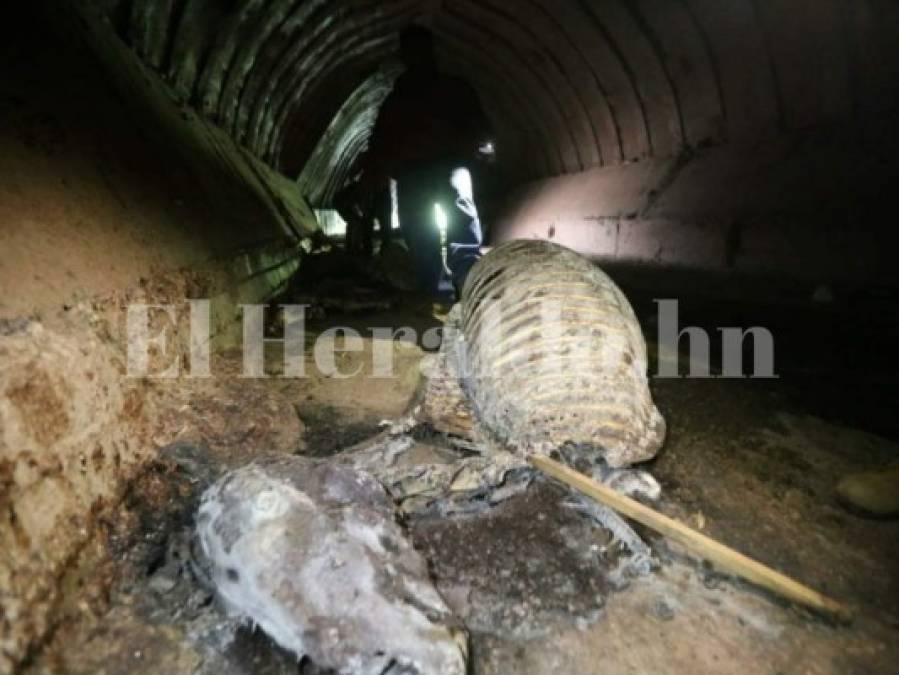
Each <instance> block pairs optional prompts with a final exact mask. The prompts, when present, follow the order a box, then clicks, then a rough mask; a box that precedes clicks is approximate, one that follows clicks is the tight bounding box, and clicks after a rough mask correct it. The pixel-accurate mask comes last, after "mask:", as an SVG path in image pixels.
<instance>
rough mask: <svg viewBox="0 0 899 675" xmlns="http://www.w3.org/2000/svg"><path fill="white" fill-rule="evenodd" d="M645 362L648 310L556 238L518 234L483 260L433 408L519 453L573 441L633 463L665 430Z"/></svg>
mask: <svg viewBox="0 0 899 675" xmlns="http://www.w3.org/2000/svg"><path fill="white" fill-rule="evenodd" d="M646 370H647V361H646V344H645V342H644V340H643V334H642V333H641V331H640V325H639V324H638V323H637V318H636V316H635V315H634V312H633V310H632V309H631V306H630V303H628V301H627V298H625V297H624V295H623V294H622V292H621V291H620V290H619V288H618V287H617V286H616V285H615V283H614V282H613V281H612V280H611V279H610V278H609V277H608V276H607V275H606V274H605V273H604V272H603V271H602V270H600V269H599V268H598V267H596V266H595V265H593V264H592V263H590V262H589V261H588V260H586V259H585V258H583V257H581V256H580V255H578V254H577V253H575V252H574V251H571V250H570V249H567V248H564V247H563V246H559V245H557V244H552V243H549V242H544V241H531V240H524V241H512V242H508V243H506V244H503V245H501V246H499V247H497V248H496V249H494V250H493V251H491V252H490V253H489V254H488V255H487V256H485V257H484V258H483V259H482V260H481V261H480V262H479V263H478V265H477V266H476V267H475V268H474V269H473V271H472V273H471V276H470V277H469V279H468V281H467V283H466V285H465V289H464V292H463V296H462V301H461V302H460V303H459V304H458V305H457V306H456V307H455V308H454V311H453V312H451V314H450V317H449V320H448V322H447V325H446V328H445V334H444V342H443V347H442V351H441V354H440V356H439V357H438V364H437V368H436V369H435V372H434V373H433V374H432V375H431V377H430V380H429V386H428V389H427V390H426V395H425V399H424V414H425V416H426V418H427V419H429V420H430V421H431V422H432V423H433V424H434V425H435V426H437V427H438V428H444V429H446V430H447V431H450V432H462V433H463V434H465V435H470V434H481V435H482V436H486V437H490V438H492V439H495V440H497V441H499V442H501V443H502V444H504V445H505V446H507V447H509V448H512V449H513V450H515V451H517V452H524V453H528V452H544V453H545V452H548V451H551V450H554V449H558V448H561V447H563V446H565V445H571V446H576V447H578V448H581V449H585V450H592V451H593V452H594V453H596V455H597V456H599V457H601V458H602V459H603V460H605V462H606V463H607V464H608V465H609V466H611V467H621V466H628V465H631V464H634V463H637V462H641V461H645V460H647V459H650V458H652V457H653V456H654V455H655V453H656V451H657V450H658V449H659V447H660V446H661V444H662V441H663V439H664V436H665V422H664V420H663V419H662V416H661V415H660V414H659V411H658V409H657V408H656V406H655V405H654V404H653V402H652V398H651V396H650V393H649V387H648V384H647V379H646ZM454 417H455V419H454ZM469 420H470V421H471V423H470V424H469V423H468V421H469Z"/></svg>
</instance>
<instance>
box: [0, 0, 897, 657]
mask: <svg viewBox="0 0 899 675" xmlns="http://www.w3.org/2000/svg"><path fill="white" fill-rule="evenodd" d="M37 4H38V5H39V6H40V7H41V8H42V13H41V12H38V13H36V14H34V15H28V16H26V17H23V18H21V19H18V18H16V19H12V18H11V19H10V20H8V21H5V22H4V27H5V28H6V29H7V32H8V33H9V35H7V36H6V37H5V39H4V41H3V48H4V49H5V56H6V58H4V60H3V64H4V65H3V68H4V74H3V78H2V89H3V99H2V101H0V105H2V113H3V115H4V119H5V120H9V123H4V124H3V125H2V126H0V146H2V152H0V165H2V166H3V176H4V181H3V183H2V185H0V227H2V249H3V250H2V253H3V255H2V256H0V289H2V291H3V293H2V295H0V422H2V424H0V506H2V508H0V548H2V549H3V550H4V552H5V556H4V557H3V558H2V561H0V588H2V589H4V592H3V594H2V597H0V603H2V605H0V610H2V611H0V617H2V618H0V670H5V669H6V667H7V666H8V665H10V664H14V663H18V662H21V661H22V659H25V658H27V654H28V653H29V649H30V648H32V647H33V646H34V645H35V644H39V643H40V640H41V639H43V637H44V636H45V635H46V634H47V633H48V632H49V631H51V630H52V625H53V615H54V611H56V603H57V602H58V600H59V588H60V585H61V584H62V583H63V580H64V575H65V574H66V572H67V570H68V569H69V568H70V567H71V565H72V564H73V561H74V560H76V559H77V558H78V557H79V556H80V555H82V553H83V552H84V551H85V549H86V546H87V542H89V541H90V540H91V537H92V536H93V532H94V530H95V528H96V526H97V524H98V522H99V520H98V519H99V517H100V516H99V515H98V514H101V513H103V508H113V509H114V508H115V504H116V501H117V500H118V499H120V498H121V495H122V491H123V490H124V489H125V487H126V486H127V484H128V481H129V480H130V479H131V478H132V477H133V476H134V475H136V474H137V473H139V472H140V471H141V470H143V468H144V467H146V466H147V463H148V462H149V461H150V460H151V459H152V458H153V457H154V454H155V452H156V448H158V447H159V446H160V445H161V444H164V443H165V442H166V441H167V439H168V438H169V437H168V436H167V435H166V434H167V433H168V432H167V431H166V430H165V429H162V430H161V429H160V428H159V427H158V425H157V424H156V422H155V415H154V408H153V400H154V399H153V396H152V394H153V389H152V388H151V387H150V385H149V384H148V383H146V382H144V381H141V380H129V379H127V378H124V377H123V372H124V365H123V364H124V361H123V358H124V357H123V351H122V347H123V341H122V334H121V330H122V310H123V308H124V306H125V305H126V304H127V303H129V302H135V301H146V302H167V301H176V302H180V301H182V300H183V299H184V298H185V297H191V296H194V297H196V296H207V297H211V298H212V299H213V301H214V320H215V321H216V325H215V327H214V332H215V333H216V334H217V335H218V336H220V339H221V341H222V343H227V341H228V339H229V336H230V335H232V334H233V332H232V331H233V328H234V325H235V324H234V319H235V306H236V305H237V304H238V303H240V302H261V301H264V300H265V299H267V298H269V297H271V296H272V294H274V293H276V292H277V290H278V288H279V287H280V285H281V284H283V282H284V280H285V279H286V278H287V276H288V275H289V274H290V273H291V272H292V271H293V270H294V269H296V265H297V251H298V247H299V244H300V240H301V238H302V237H303V236H304V235H305V234H308V233H309V232H310V231H311V229H312V228H313V227H314V222H313V220H312V217H311V214H310V212H309V210H308V208H307V205H306V204H305V202H304V201H303V199H302V196H305V197H307V198H308V199H309V201H311V202H312V203H313V204H316V205H317V204H327V203H328V202H329V200H330V198H331V196H332V195H333V193H334V191H335V190H337V189H339V187H340V186H341V185H342V184H343V182H344V181H345V180H346V179H347V177H348V176H349V171H350V167H351V166H352V164H353V162H354V160H355V159H356V157H358V155H359V154H360V153H361V152H363V151H364V149H365V147H366V142H367V139H368V135H369V133H370V130H371V126H372V124H373V122H374V119H375V116H376V109H377V106H378V105H379V104H380V102H381V101H383V99H384V97H385V96H386V95H387V93H388V92H389V89H390V86H391V83H392V81H393V79H394V78H395V77H396V75H397V73H398V72H399V71H398V67H397V65H396V60H395V56H396V49H397V41H396V36H397V33H398V31H399V30H400V29H401V28H402V27H403V26H404V25H406V24H408V23H409V22H411V21H421V22H424V23H427V24H428V25H430V26H431V27H432V28H433V29H434V31H435V32H436V34H437V36H438V49H439V55H440V58H441V60H442V62H443V63H444V65H445V67H446V68H447V69H448V70H450V71H452V72H455V73H458V74H460V75H462V76H463V77H466V78H467V79H469V80H470V81H471V82H472V84H474V85H475V87H476V88H477V89H478V90H479V92H480V95H481V97H482V99H483V101H484V104H485V107H486V109H487V111H488V113H489V115H490V116H491V118H492V120H493V121H494V124H495V126H496V129H497V137H496V139H495V140H496V143H497V146H498V147H499V149H500V157H499V165H498V169H497V170H498V174H499V176H498V179H497V180H496V184H497V185H498V186H500V188H499V189H497V190H496V192H495V193H494V194H492V195H487V196H486V197H489V199H485V211H486V212H487V213H488V214H490V218H489V220H490V222H489V224H490V225H491V226H492V230H493V232H492V234H493V239H494V241H499V240H502V239H504V238H509V237H512V236H537V237H547V238H554V239H556V240H558V241H562V242H563V243H568V244H570V245H572V246H574V247H576V248H578V249H580V250H582V251H584V252H586V253H589V254H591V255H594V256H596V257H598V258H603V259H605V258H611V259H617V260H620V259H625V260H629V261H636V262H641V263H653V264H661V265H676V266H686V267H693V268H702V269H710V268H711V269H720V270H732V271H740V272H748V273H753V274H769V273H770V274H790V275H796V274H799V275H807V276H808V277H809V278H812V279H816V280H818V279H822V280H830V279H832V278H841V279H842V278H845V279H849V280H852V281H854V282H863V281H872V280H874V279H875V278H876V277H877V275H881V278H886V277H884V276H883V275H884V273H888V274H889V275H890V276H889V278H890V279H893V280H895V278H896V276H895V275H896V272H895V270H894V269H893V268H892V267H890V266H888V265H887V261H886V252H887V250H888V249H887V247H886V246H885V245H884V241H885V240H886V238H887V235H888V234H889V228H890V225H891V224H890V223H889V222H887V221H884V220H881V219H879V218H876V212H875V207H876V206H878V204H876V201H877V197H878V195H883V194H884V193H885V191H884V189H883V188H884V185H886V184H888V177H889V175H890V170H891V169H893V168H894V165H895V157H896V153H895V152H894V149H895V146H896V145H897V143H896V141H895V138H896V131H895V129H896V124H895V120H896V100H897V95H896V94H897V87H899V46H897V42H896V40H895V35H897V34H899V5H897V4H896V3H895V2H892V0H728V1H727V2H723V1H721V0H628V1H625V0H608V1H604V2H599V1H590V0H556V1H553V2H537V0H520V1H516V2H510V1H509V0H443V1H442V2H440V1H435V0H428V1H425V0H340V1H334V0H241V1H234V2H220V1H218V0H67V1H66V2H63V3H55V2H50V1H49V0H47V1H46V2H43V3H37ZM45 30H47V31H48V30H52V31H53V32H52V33H51V32H44V31H45ZM286 177H289V179H288V178H286ZM294 181H296V182H294ZM862 235H864V236H862ZM797 252H799V253H801V257H800V259H801V263H800V264H799V265H797Z"/></svg>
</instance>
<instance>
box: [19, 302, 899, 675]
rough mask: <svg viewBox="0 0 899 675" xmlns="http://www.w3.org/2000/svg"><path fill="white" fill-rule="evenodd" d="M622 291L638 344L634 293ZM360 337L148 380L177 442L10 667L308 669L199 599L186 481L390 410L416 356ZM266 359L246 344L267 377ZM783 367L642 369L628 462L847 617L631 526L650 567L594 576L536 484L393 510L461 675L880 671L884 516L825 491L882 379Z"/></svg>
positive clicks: (886, 591) (892, 451) (865, 453)
mask: <svg viewBox="0 0 899 675" xmlns="http://www.w3.org/2000/svg"><path fill="white" fill-rule="evenodd" d="M637 297H638V300H637V302H636V303H635V305H636V306H637V309H638V313H639V314H640V316H641V319H644V320H645V323H644V328H645V330H646V331H647V335H648V337H649V338H652V321H651V316H650V315H649V314H648V312H649V309H650V308H649V307H648V306H647V305H644V304H643V303H641V302H640V300H639V295H638V296H637ZM410 320H412V321H413V322H414V324H415V325H416V326H418V327H419V328H425V327H427V326H431V325H434V321H433V320H431V319H430V318H429V317H428V315H427V313H425V312H422V311H421V309H420V308H419V309H416V310H415V312H414V314H411V315H410V313H409V311H400V312H398V313H393V314H391V313H381V314H379V315H378V316H377V317H376V318H373V317H366V316H354V317H340V316H329V317H327V318H326V319H324V320H322V321H320V322H319V324H320V325H316V326H313V327H314V328H316V329H318V330H321V329H323V328H324V327H326V326H327V325H328V324H331V325H341V324H345V323H349V325H355V326H357V327H361V326H365V325H369V326H371V325H393V326H396V325H406V324H408V323H409V322H410ZM719 325H722V324H719ZM723 325H727V324H723ZM797 334H798V333H794V334H792V336H791V334H789V333H785V335H786V337H785V339H784V343H785V344H787V345H792V344H794V343H795V344H804V345H805V346H804V347H803V349H805V348H806V347H807V344H808V340H806V342H805V343H802V341H801V340H799V339H798V338H797V337H796V335H797ZM807 337H808V336H807ZM650 342H651V340H650ZM373 346H374V345H373V342H372V341H371V340H366V341H365V351H363V352H361V353H355V354H352V353H347V354H345V355H344V356H342V357H341V358H340V359H339V361H340V367H341V369H342V370H343V372H351V371H353V370H354V369H355V367H356V366H357V365H360V364H361V365H363V369H362V371H361V372H360V373H359V374H358V375H356V376H353V377H350V378H346V379H339V378H333V377H330V378H329V377H324V376H321V375H320V374H316V373H314V372H313V373H312V374H311V375H310V376H309V377H307V378H302V379H282V378H277V377H272V378H269V379H265V380H258V381H253V382H252V383H250V384H248V383H247V381H246V380H239V381H237V380H236V378H235V377H234V373H235V372H236V369H237V368H238V365H237V362H236V359H237V355H226V356H225V357H224V358H223V359H221V360H220V362H219V363H218V364H217V365H215V364H214V368H213V371H214V372H224V373H228V374H226V375H223V376H220V377H218V378H216V380H214V381H212V382H211V383H204V384H202V385H192V386H197V387H199V389H196V390H191V391H187V390H185V389H183V388H180V389H177V390H172V391H170V392H169V393H168V395H169V396H171V397H172V400H173V401H177V405H175V404H173V406H172V409H173V410H174V411H175V412H176V413H177V415H176V418H177V419H174V418H173V422H172V424H176V423H177V424H182V425H183V426H182V432H181V434H180V436H179V438H180V440H179V443H177V444H176V445H174V446H169V447H167V448H165V449H164V450H163V451H162V455H163V457H164V459H162V460H161V461H160V462H158V463H157V464H155V465H154V466H153V468H152V469H151V470H150V471H148V472H147V473H146V474H144V475H143V476H142V477H141V479H140V480H138V482H137V483H136V484H135V485H134V487H133V489H132V491H131V493H130V494H129V497H128V499H126V501H125V504H124V505H123V506H122V508H121V510H120V511H119V512H118V513H117V514H115V518H112V519H110V522H109V523H108V526H107V528H106V530H105V536H104V537H102V538H99V539H98V542H97V544H96V545H95V546H94V547H93V548H90V549H89V550H88V551H86V552H85V561H84V563H83V564H82V565H80V567H79V569H81V570H83V573H82V574H78V573H73V574H72V575H71V576H72V578H71V579H70V580H67V582H68V583H70V585H71V588H72V593H71V594H70V595H71V598H72V602H71V606H68V605H64V606H62V607H60V609H59V612H58V615H59V617H60V618H59V620H58V622H57V626H56V629H55V631H54V632H53V633H52V634H51V636H50V638H49V639H48V641H47V643H46V644H44V645H42V646H41V648H40V649H38V650H36V651H35V653H34V654H33V655H32V656H31V658H30V661H29V665H28V668H27V671H28V672H67V673H85V674H86V673H109V674H110V675H113V674H119V673H135V672H147V673H150V672H152V673H171V674H173V675H180V674H182V673H184V674H186V673H216V675H226V674H235V675H236V674H239V673H246V674H249V673H264V674H268V673H271V674H279V675H280V674H282V673H297V672H300V673H315V672H317V670H316V669H315V667H314V665H313V664H310V663H307V662H301V663H300V664H299V665H298V664H297V663H296V660H295V659H294V658H293V657H292V656H291V655H289V654H287V653H285V652H283V651H282V650H280V649H278V648H277V647H276V646H275V645H273V644H272V643H271V642H270V641H269V640H268V639H267V638H266V637H265V636H264V635H262V634H260V633H259V632H254V631H253V630H252V628H251V627H248V626H238V625H237V624H236V623H235V622H234V621H233V620H231V619H229V618H227V617H226V616H224V615H223V614H222V613H221V611H220V610H219V608H218V606H217V605H216V601H215V599H214V598H213V597H212V596H211V595H210V593H209V592H208V591H207V590H205V589H204V588H203V587H202V586H201V585H199V584H198V583H197V581H196V580H195V578H194V575H193V572H192V569H191V565H190V562H189V561H190V536H189V534H190V528H191V517H192V512H193V508H194V505H195V504H196V499H197V497H198V495H199V493H200V491H201V489H202V487H203V486H204V485H205V484H207V483H208V481H209V480H210V479H211V477H212V476H213V475H215V473H216V472H218V471H221V470H222V468H223V467H225V466H232V465H237V464H239V463H241V462H242V461H245V460H247V459H249V458H251V457H252V456H253V455H254V453H257V452H259V451H262V450H272V449H276V450H280V451H283V452H299V453H302V454H307V455H314V456H324V455H328V454H332V453H335V452H338V451H340V449H341V448H345V447H347V446H348V445H350V444H352V443H355V442H357V441H359V440H360V439H362V438H365V437H367V436H369V435H371V434H373V433H375V432H376V431H377V429H378V425H379V423H380V422H381V421H382V420H384V419H390V418H394V419H395V418H397V417H399V416H400V415H401V414H402V413H403V411H404V410H405V409H406V407H407V405H408V404H409V401H410V399H411V398H412V396H413V395H414V392H415V389H416V386H417V383H418V362H419V360H420V358H421V356H422V351H421V349H419V348H418V347H415V346H408V345H401V344H398V343H397V344H394V345H392V346H391V349H392V350H393V354H394V356H395V359H396V363H397V373H398V374H399V376H398V377H397V378H395V379H392V380H374V379H371V378H369V377H366V370H365V367H364V366H365V364H366V363H368V362H369V361H368V360H369V359H370V355H371V350H372V348H373ZM650 347H651V351H652V344H650ZM797 353H799V352H797ZM799 355H800V356H804V357H806V359H807V360H808V359H809V358H810V357H808V354H807V353H806V352H805V351H803V352H801V353H799ZM789 356H790V353H789V348H788V349H787V352H785V355H784V360H785V363H793V364H795V363H800V364H801V363H802V359H801V358H797V359H793V360H791V359H790V358H789ZM278 357H279V354H278V353H277V351H272V353H270V354H268V361H267V363H268V364H269V366H268V367H269V368H270V369H271V371H272V372H273V373H277V372H279V365H278ZM819 362H820V361H819ZM827 363H832V361H828V362H827ZM804 367H805V366H804V365H803V366H802V367H797V368H796V369H795V370H792V371H790V370H789V369H787V371H788V372H787V373H786V374H784V375H783V376H782V377H781V378H779V379H775V380H752V379H742V380H723V379H703V380H694V379H654V380H653V382H652V388H653V395H654V397H655V399H656V401H657V402H658V405H659V407H660V409H661V410H662V412H663V414H664V415H665V417H666V419H667V420H668V424H669V435H668V439H667V441H666V444H665V446H664V448H663V450H662V452H661V453H660V454H659V456H658V457H657V459H656V460H654V461H653V462H651V463H650V464H649V466H648V467H647V468H648V469H649V470H650V471H651V472H652V473H653V475H655V476H656V478H657V479H658V480H659V482H660V483H661V485H662V487H663V497H662V500H661V503H660V508H661V510H662V511H664V512H665V513H667V514H668V515H671V516H673V517H675V518H677V519H679V520H682V521H684V522H686V523H689V524H691V525H693V526H694V527H697V528H699V529H701V530H702V531H704V532H706V533H707V534H710V535H711V536H714V537H716V538H718V539H720V540H721V541H723V542H725V543H727V544H729V545H731V546H734V547H735V548H737V549H739V550H741V551H743V552H745V553H747V554H749V555H751V556H753V557H755V558H757V559H759V560H761V561H762V562H765V563H767V564H769V565H772V566H774V567H776V568H777V569H779V570H782V571H783V572H786V573H787V574H790V575H793V576H795V577H796V578H797V579H800V580H802V581H803V582H805V583H807V584H809V585H811V586H813V587H815V588H817V589H819V590H821V591H823V592H825V593H828V594H830V595H831V596H833V597H835V598H837V599H839V600H841V601H843V602H846V603H848V604H849V605H851V606H852V607H854V608H855V609H856V610H857V613H858V614H857V619H856V620H855V622H854V623H853V624H852V625H849V626H844V625H836V624H833V623H830V622H828V621H827V620H825V619H822V618H821V617H818V616H814V615H811V614H809V613H807V612H805V611H803V610H799V609H797V608H795V607H791V606H788V605H786V604H785V603H783V602H781V601H780V600H778V599H777V598H774V597H772V596H771V595H769V594H767V593H764V592H760V591H758V590H756V589H754V588H752V587H750V586H749V585H747V584H744V583H742V582H739V581H735V580H733V579H731V578H727V577H724V576H721V575H720V574H718V573H717V572H716V571H715V570H713V569H711V568H710V567H709V566H708V565H706V564H702V563H700V562H698V561H696V560H695V559H693V558H691V557H690V556H688V555H686V554H685V553H684V552H683V551H682V550H680V549H679V548H678V547H676V546H674V545H671V544H669V543H668V542H666V541H665V540H663V539H662V538H660V537H658V536H656V535H654V534H651V533H648V532H643V534H644V535H645V536H646V537H647V539H648V541H649V542H650V543H651V545H652V548H653V550H654V553H655V555H656V557H657V559H658V563H659V566H658V569H657V570H656V571H655V572H653V573H652V574H650V575H649V576H644V577H639V578H635V579H631V580H630V581H629V583H627V584H623V585H622V584H617V585H616V584H615V583H613V582H612V580H611V579H609V578H608V574H607V573H608V570H609V569H610V567H611V563H612V561H613V560H614V557H615V555H616V553H615V551H614V546H611V545H610V542H609V537H608V534H607V533H606V532H605V531H603V530H601V529H599V528H597V527H595V526H593V525H591V524H589V523H587V522H586V521H585V520H584V519H582V518H581V517H580V516H578V515H577V514H576V513H574V512H573V511H571V510H570V509H567V508H565V507H563V506H562V505H561V502H562V501H563V499H564V497H565V490H564V489H563V488H561V487H560V486H558V485H555V484H552V483H551V482H550V481H547V480H543V479H538V480H537V481H536V482H535V483H534V484H533V485H532V486H531V488H529V490H528V491H527V492H526V493H525V494H524V495H520V496H518V497H515V498H513V499H511V500H509V501H507V502H504V503H502V504H500V505H499V506H497V507H495V508H493V509H491V510H489V511H487V512H486V513H483V514H481V515H477V516H466V517H457V518H453V519H451V520H435V519H433V518H419V519H412V520H411V521H410V522H409V523H408V526H409V531H410V533H411V536H412V538H413V541H414V542H415V544H416V546H417V547H418V548H419V549H420V550H421V551H422V553H423V554H424V555H425V556H426V557H427V558H428V559H429V560H430V562H431V565H432V569H433V573H434V577H435V580H436V582H437V585H438V588H439V589H440V590H441V592H442V593H443V594H444V596H445V598H446V600H447V602H448V603H449V604H450V606H451V607H452V608H453V609H454V611H455V612H456V613H457V614H458V615H459V617H460V618H461V619H462V621H463V622H464V623H465V624H466V626H467V628H468V629H469V631H470V636H471V652H472V672H474V673H535V674H550V673H552V674H553V675H558V674H559V673H600V672H602V673H649V672H652V673H697V672H699V673H704V672H716V673H840V674H843V673H890V672H896V669H897V664H899V640H897V638H899V566H897V560H899V521H897V520H872V519H866V518H862V517H860V516H858V515H855V514H853V513H851V512H849V511H847V510H846V509H844V508H843V507H842V506H841V505H839V504H838V503H837V501H836V499H835V496H834V486H835V483H836V482H837V481H838V480H839V479H840V477H841V476H843V475H845V474H846V473H847V472H851V471H855V470H863V469H869V468H874V467H879V466H884V465H886V464H888V463H889V462H891V461H895V460H896V459H897V458H899V451H897V447H899V445H897V442H896V441H897V435H895V434H894V433H893V430H894V429H895V426H894V425H895V420H891V419H889V416H890V415H891V414H892V410H894V409H895V407H894V406H893V405H892V403H891V401H892V399H890V398H884V396H885V395H883V394H882V395H881V398H880V399H879V401H880V402H879V406H880V408H879V410H880V415H879V416H878V415H875V414H874V412H872V410H871V409H870V407H865V406H863V405H860V404H859V401H867V400H870V399H871V397H873V396H875V394H876V392H878V391H885V390H882V389H879V388H878V387H879V386H880V384H879V383H880V382H881V378H880V376H879V375H878V373H877V372H876V371H875V370H873V369H867V368H864V367H860V368H856V369H855V370H853V371H852V373H851V375H847V370H846V368H845V367H843V366H842V365H841V366H840V367H839V368H838V369H835V370H834V372H837V371H838V372H839V375H838V376H837V375H833V376H830V377H828V371H827V370H826V369H819V370H818V371H816V372H814V373H812V374H811V375H803V374H802V372H800V371H802V368H804ZM822 382H823V383H825V384H822ZM840 401H842V402H843V405H842V406H840V405H836V404H835V402H837V403H839V402H840ZM822 411H825V412H826V413H827V420H825V419H822V417H821V415H822ZM834 411H838V414H837V413H835V412H834ZM173 414H175V413H173ZM872 420H873V421H872ZM865 429H868V430H870V429H876V430H878V431H880V432H881V433H882V434H886V435H887V436H889V437H891V439H892V440H888V439H887V438H884V437H883V436H878V435H874V434H872V433H869V432H868V431H866V430H865Z"/></svg>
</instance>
